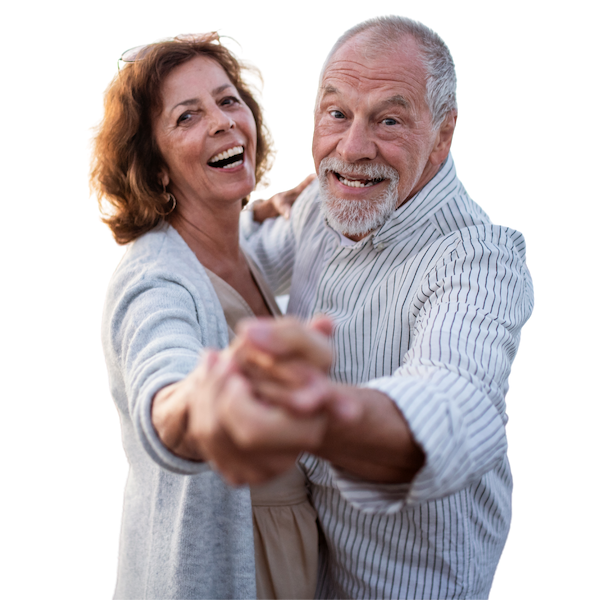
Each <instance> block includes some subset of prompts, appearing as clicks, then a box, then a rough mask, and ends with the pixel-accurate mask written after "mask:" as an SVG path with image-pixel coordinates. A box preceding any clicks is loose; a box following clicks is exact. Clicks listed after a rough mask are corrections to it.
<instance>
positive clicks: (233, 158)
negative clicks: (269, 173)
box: [208, 146, 244, 169]
mask: <svg viewBox="0 0 600 600" xmlns="http://www.w3.org/2000/svg"><path fill="white" fill-rule="evenodd" d="M243 162H244V146H234V147H233V148H229V150H224V151H223V152H219V154H215V155H214V156H213V157H212V158H210V159H209V161H208V165H209V166H210V167H215V168H216V169H233V168H234V167H237V166H238V165H241V164H242V163H243Z"/></svg>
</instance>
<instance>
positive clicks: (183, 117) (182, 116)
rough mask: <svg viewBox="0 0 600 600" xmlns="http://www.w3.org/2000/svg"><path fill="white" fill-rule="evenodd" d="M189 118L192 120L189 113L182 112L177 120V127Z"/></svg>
mask: <svg viewBox="0 0 600 600" xmlns="http://www.w3.org/2000/svg"><path fill="white" fill-rule="evenodd" d="M191 118H192V113H190V112H184V113H183V114H182V115H180V116H179V118H178V119H177V125H179V124H181V123H184V122H185V121H189V120H190V119H191Z"/></svg>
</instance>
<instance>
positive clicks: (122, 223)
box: [90, 34, 272, 244]
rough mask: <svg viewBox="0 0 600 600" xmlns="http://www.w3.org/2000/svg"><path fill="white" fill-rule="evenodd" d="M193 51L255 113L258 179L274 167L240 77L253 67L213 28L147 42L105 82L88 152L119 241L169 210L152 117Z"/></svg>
mask: <svg viewBox="0 0 600 600" xmlns="http://www.w3.org/2000/svg"><path fill="white" fill-rule="evenodd" d="M140 56H141V58H140ZM196 56H206V57H208V58H211V59H212V60H214V61H215V62H217V63H218V64H219V65H220V66H221V67H222V68H223V70H224V71H225V73H227V76H228V77H229V79H230V81H231V83H233V85H234V86H235V87H236V89H237V91H238V93H239V94H240V97H241V99H242V100H243V101H244V102H245V103H246V105H247V106H248V107H249V108H250V110H251V112H252V115H253V116H254V121H255V123H256V132H257V140H256V168H255V171H256V183H258V182H259V181H260V180H261V179H262V177H263V176H264V175H265V173H266V172H267V171H268V169H269V168H270V166H271V161H272V146H271V137H270V135H269V132H268V130H267V128H266V125H265V123H264V122H263V116H262V111H261V107H260V106H259V104H258V102H257V101H256V99H255V98H254V96H253V95H252V93H251V91H250V87H249V85H248V84H247V83H246V82H245V81H244V79H243V78H242V75H243V74H244V73H245V72H247V71H253V72H254V73H256V74H257V75H259V77H260V74H259V73H258V71H257V70H256V69H255V68H251V67H249V66H247V65H244V64H243V63H241V62H240V61H239V60H238V59H237V58H236V57H235V56H234V54H233V53H232V52H231V51H230V50H228V49H227V48H225V46H223V45H222V44H221V43H220V41H219V38H218V36H217V34H208V35H204V36H182V37H180V38H175V39H174V40H169V41H163V42H158V43H155V44H151V45H149V46H146V47H145V48H143V49H142V51H141V52H140V53H139V54H138V60H134V62H130V63H127V64H126V65H125V67H124V68H122V69H121V70H120V71H119V73H118V74H117V75H116V76H115V78H114V79H113V80H112V82H111V83H110V85H109V86H108V89H107V90H106V93H105V97H104V118H103V120H102V122H101V123H100V125H99V127H98V129H97V134H96V137H95V138H94V144H93V151H92V168H91V174H90V187H91V190H92V191H93V192H95V193H96V196H97V198H98V204H99V206H100V212H101V214H102V220H103V222H104V223H106V224H107V225H108V226H109V227H110V229H111V231H112V233H113V236H114V238H115V240H116V242H117V243H118V244H127V243H129V242H131V241H133V240H135V239H136V238H137V237H139V236H140V235H142V234H144V233H146V232H147V231H150V230H151V229H153V228H154V227H156V226H157V225H159V224H160V223H162V222H163V221H164V220H165V218H167V217H168V214H169V210H170V209H171V208H172V206H171V204H170V202H169V200H167V199H165V193H164V189H163V187H162V184H161V183H160V181H159V177H158V174H159V173H160V171H161V170H162V169H163V168H164V167H165V164H164V161H163V158H162V156H161V153H160V151H159V149H158V145H157V144H156V140H155V139H154V135H153V132H152V117H153V115H155V114H157V113H158V112H160V110H161V109H162V106H161V104H162V95H161V88H162V84H163V82H164V80H165V78H166V76H167V75H168V74H169V73H170V72H171V71H172V70H173V69H175V68H176V67H178V66H179V65H181V64H183V63H185V62H187V61H189V60H191V59H193V58H195V57H196Z"/></svg>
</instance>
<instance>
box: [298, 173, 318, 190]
mask: <svg viewBox="0 0 600 600" xmlns="http://www.w3.org/2000/svg"><path fill="white" fill-rule="evenodd" d="M316 177H317V174H316V173H315V172H314V171H313V172H312V173H309V174H308V175H307V176H306V177H305V178H304V179H303V180H302V181H301V182H300V183H299V184H298V185H297V186H296V189H297V190H299V191H300V192H301V191H302V190H304V189H305V188H307V187H308V186H309V185H310V184H311V183H312V182H313V181H314V180H315V178H316Z"/></svg>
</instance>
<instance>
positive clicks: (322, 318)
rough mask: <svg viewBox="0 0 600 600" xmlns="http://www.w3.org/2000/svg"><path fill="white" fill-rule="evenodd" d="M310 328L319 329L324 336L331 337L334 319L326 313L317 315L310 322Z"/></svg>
mask: <svg viewBox="0 0 600 600" xmlns="http://www.w3.org/2000/svg"><path fill="white" fill-rule="evenodd" d="M308 327H309V329H312V330H313V331H318V332H320V333H322V334H323V335H324V336H327V337H331V336H332V335H333V321H332V320H331V318H330V317H328V316H326V315H317V316H316V317H313V319H312V320H311V321H310V323H309V324H308Z"/></svg>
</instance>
